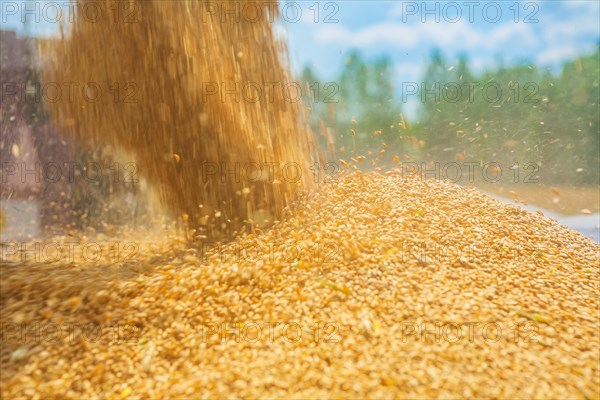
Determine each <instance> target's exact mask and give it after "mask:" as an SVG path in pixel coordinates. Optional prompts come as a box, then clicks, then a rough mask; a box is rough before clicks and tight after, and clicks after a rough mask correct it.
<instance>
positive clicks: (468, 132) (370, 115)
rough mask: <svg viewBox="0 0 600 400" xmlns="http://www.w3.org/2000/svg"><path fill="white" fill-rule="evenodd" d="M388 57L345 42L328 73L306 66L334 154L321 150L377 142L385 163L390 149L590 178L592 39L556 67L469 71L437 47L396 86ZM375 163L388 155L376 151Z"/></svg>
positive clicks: (598, 167) (594, 146)
mask: <svg viewBox="0 0 600 400" xmlns="http://www.w3.org/2000/svg"><path fill="white" fill-rule="evenodd" d="M393 67H394V66H393V65H392V63H391V62H390V60H389V59H387V58H380V59H377V60H375V61H367V60H366V59H365V58H363V57H362V56H361V55H360V54H359V53H358V52H353V53H351V54H350V56H349V57H348V59H347V63H346V65H345V66H344V68H343V70H342V72H341V74H340V76H339V78H337V79H335V80H334V82H335V83H333V82H331V83H329V84H327V83H324V82H323V81H322V80H320V79H319V77H318V76H316V75H315V73H314V72H313V71H312V70H311V69H310V68H308V67H307V68H305V69H304V71H303V73H302V76H301V79H302V80H303V81H304V82H305V84H306V85H307V86H308V89H309V90H305V91H303V92H304V93H305V94H309V95H307V96H305V99H304V100H305V101H306V102H308V104H310V107H311V109H312V112H311V115H310V119H309V121H310V124H311V126H312V128H313V130H314V131H315V132H317V136H318V137H319V138H320V140H321V144H322V145H323V146H324V148H330V147H332V144H331V142H332V141H335V149H336V154H335V155H333V154H331V152H329V153H328V157H329V158H330V159H332V160H333V161H335V160H336V159H347V158H349V157H353V156H354V155H358V154H364V155H366V154H365V153H367V152H368V151H379V150H378V149H380V147H381V143H382V142H384V143H386V145H387V146H388V148H387V150H386V157H387V162H388V163H389V165H392V164H391V161H390V159H391V157H392V156H393V154H397V155H399V156H400V157H401V159H402V160H413V161H417V160H418V161H426V162H431V161H433V162H439V163H447V162H477V163H479V164H480V165H481V164H485V163H490V162H495V163H498V164H499V165H502V166H512V165H515V164H519V165H520V166H521V167H523V166H524V165H535V166H536V168H535V173H536V176H537V177H538V181H539V182H540V183H543V184H547V185H549V184H577V185H590V184H598V182H599V179H600V162H599V157H600V130H599V122H600V121H599V120H600V110H599V102H600V86H599V80H600V47H599V48H598V49H597V50H596V52H595V53H594V54H591V55H585V56H580V57H577V58H576V59H574V60H572V61H569V62H566V63H565V64H564V65H563V67H562V71H561V72H560V73H559V74H552V73H550V72H549V71H548V70H542V69H539V68H538V67H536V66H534V65H514V66H511V67H505V66H502V65H498V66H497V67H496V68H495V69H488V70H486V71H485V72H483V73H480V74H475V73H473V72H472V71H471V70H470V68H469V60H468V59H467V58H466V57H459V59H458V62H455V63H454V64H448V63H447V62H446V60H445V59H444V57H443V55H442V54H441V53H440V52H439V51H437V50H435V51H433V52H432V54H431V56H430V59H429V61H428V65H427V67H426V69H425V71H423V75H422V76H423V78H422V79H421V81H420V82H403V84H402V88H396V90H395V89H394V88H393V87H392V84H391V82H393V81H397V80H398V79H394V78H395V77H394V75H393ZM317 83H319V84H317ZM328 86H329V87H328ZM399 89H404V93H403V92H402V90H399ZM334 91H335V92H336V93H335V96H331V93H333V92H334ZM410 98H412V99H413V100H414V101H418V106H419V107H418V112H417V120H416V121H408V118H407V116H406V115H403V114H402V113H403V108H405V103H406V99H410ZM353 119H354V120H355V123H353V121H352V120H353ZM402 122H403V123H402ZM411 122H412V125H411ZM378 131H380V132H378ZM353 133H354V134H353ZM340 150H341V151H340ZM380 164H383V165H386V159H385V158H384V157H383V156H382V157H381V161H380Z"/></svg>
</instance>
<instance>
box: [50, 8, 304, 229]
mask: <svg viewBox="0 0 600 400" xmlns="http://www.w3.org/2000/svg"><path fill="white" fill-rule="evenodd" d="M262 4H263V3H261V5H262ZM242 6H243V3H241V2H239V1H237V0H227V1H222V2H206V1H193V2H192V1H160V0H152V1H139V0H135V1H130V2H117V3H111V2H107V3H103V2H97V1H95V0H78V1H77V5H76V7H77V9H78V10H80V12H81V13H82V14H81V15H82V17H81V18H77V19H76V20H75V22H70V23H68V24H67V26H69V27H71V28H72V29H71V30H70V31H68V32H66V33H65V35H64V37H63V38H62V40H59V41H49V42H47V43H44V48H43V49H42V51H41V54H42V57H43V59H44V65H43V69H42V72H43V79H44V84H45V85H53V86H52V87H56V85H58V87H59V88H63V89H65V88H67V89H68V88H71V91H69V90H67V89H65V90H64V95H63V96H61V97H60V98H59V99H58V100H55V99H54V98H52V99H51V100H52V101H47V102H46V104H45V106H46V107H47V109H48V110H49V111H50V115H51V117H52V120H53V122H54V123H55V124H56V125H57V126H59V127H61V129H62V130H65V131H68V132H69V133H71V134H73V135H74V136H75V137H77V138H80V139H83V140H92V141H94V142H96V143H99V144H101V145H104V144H109V145H112V146H113V147H116V148H118V149H121V150H125V151H127V152H129V153H131V154H132V155H133V156H134V157H135V161H136V163H137V164H138V167H139V168H138V169H137V171H138V172H139V174H140V175H141V176H143V177H145V178H147V179H148V181H149V182H150V183H151V184H152V185H153V186H154V187H155V188H157V189H158V191H159V194H160V197H161V198H162V200H163V204H164V205H166V206H167V209H169V210H171V211H173V213H174V214H175V216H176V217H181V216H183V215H187V219H188V220H189V222H190V225H191V227H193V228H201V232H199V233H201V234H203V235H204V236H208V237H211V238H231V237H233V236H234V235H235V234H236V233H237V232H239V231H240V230H241V229H242V228H244V227H247V226H248V223H250V225H256V224H257V223H258V221H256V219H258V218H259V217H260V219H261V221H260V222H263V223H265V224H267V223H268V222H269V221H270V222H272V221H273V220H274V219H276V218H278V217H279V216H280V215H281V212H282V210H283V208H284V207H285V206H286V205H287V204H288V203H289V202H291V201H292V199H293V198H294V196H295V194H296V193H297V192H298V191H299V190H300V191H306V190H308V189H309V188H310V186H311V183H312V182H313V179H312V174H309V169H308V168H309V167H310V165H311V164H312V162H311V157H312V155H311V146H312V145H311V143H312V142H311V136H310V132H309V128H308V125H307V123H306V118H305V116H304V111H305V110H304V109H303V108H302V106H301V104H300V102H299V101H297V100H298V90H297V89H298V86H297V85H296V82H294V81H293V80H292V78H291V76H290V74H289V73H288V68H287V63H288V61H287V52H286V49H285V45H284V44H283V43H281V42H279V41H277V40H276V37H275V34H274V32H273V30H274V25H273V23H272V21H275V20H276V18H277V15H275V14H277V13H278V9H277V7H273V4H269V3H268V2H266V3H264V9H258V10H257V12H259V13H260V18H254V17H252V18H246V17H244V18H240V13H241V12H242V11H240V7H242ZM215 8H218V9H217V10H215ZM227 10H230V13H229V14H227V12H228V11H227ZM231 10H233V16H232V15H231ZM235 10H238V11H237V14H236V11H235ZM84 12H85V13H90V16H87V14H83V13H84ZM244 15H245V14H244ZM86 16H87V17H86ZM236 85H237V86H236ZM227 93H229V94H227ZM128 161H131V160H128ZM215 215H217V216H218V217H215ZM264 219H268V220H269V221H262V220H264Z"/></svg>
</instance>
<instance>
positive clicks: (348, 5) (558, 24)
mask: <svg viewBox="0 0 600 400" xmlns="http://www.w3.org/2000/svg"><path fill="white" fill-rule="evenodd" d="M312 3H314V2H312V1H308V2H300V4H302V9H303V17H304V18H303V19H302V20H301V21H299V22H297V23H289V22H288V23H285V24H284V25H285V28H286V30H287V36H288V40H289V42H290V49H291V52H292V58H293V61H294V64H295V65H305V64H310V65H312V66H313V67H314V68H315V69H316V70H317V71H318V72H319V73H320V74H322V76H323V78H333V77H335V74H336V73H337V72H338V71H339V68H340V67H341V66H342V65H343V63H344V60H345V58H346V55H347V54H348V51H349V50H351V49H352V48H357V49H359V50H360V51H361V52H362V53H363V54H365V55H366V56H368V57H377V56H381V55H387V56H389V57H390V58H391V59H392V61H393V62H394V64H395V65H396V72H397V75H398V76H402V77H403V78H402V80H403V81H404V80H413V79H418V78H419V77H420V73H421V72H422V71H423V65H424V63H425V62H426V60H427V58H428V57H429V54H430V52H431V50H432V48H434V47H437V48H439V49H440V50H441V51H442V52H443V53H444V55H445V56H446V59H447V61H448V63H449V66H451V65H452V63H453V62H456V60H457V57H458V55H460V54H461V53H462V54H466V55H467V56H468V58H469V66H470V67H471V68H472V69H474V70H476V71H481V70H483V69H485V68H486V67H493V66H494V65H495V64H497V60H498V59H502V60H503V62H504V63H506V64H511V63H513V62H521V61H527V62H529V63H532V64H536V65H538V66H543V67H553V69H554V70H556V67H557V66H558V65H560V63H561V62H563V61H564V60H567V59H570V58H573V57H574V56H576V55H578V54H581V53H586V52H591V51H593V50H594V49H595V46H596V45H597V43H598V41H599V40H600V1H597V0H587V1H576V0H566V1H560V0H546V1H528V0H523V1H518V2H517V1H514V0H509V1H473V2H469V1H465V2H461V1H456V2H452V1H429V2H423V1H414V2H413V1H338V2H336V4H337V5H338V6H339V10H338V11H337V12H336V15H335V16H336V18H337V19H338V20H339V22H338V23H325V22H323V21H322V20H323V19H324V18H323V17H324V15H326V14H328V13H331V12H333V11H334V10H333V8H330V9H329V10H324V6H325V4H326V3H327V2H321V4H322V5H321V15H320V16H319V17H320V21H319V22H318V23H315V18H314V11H312V10H309V9H308V8H309V7H310V5H311V4H312ZM448 3H454V4H456V5H458V7H456V6H449V5H447V4H448ZM469 3H472V5H469ZM436 6H437V7H438V10H437V11H436V9H435V7H436ZM444 7H446V8H444ZM425 8H427V10H429V11H432V13H431V14H426V13H425V12H424V9H425ZM484 8H485V12H484ZM498 9H499V10H500V12H501V15H499V16H496V14H495V13H496V10H498ZM517 9H518V10H519V12H518V14H515V12H516V10H517ZM326 11H327V12H326ZM458 12H460V13H461V14H460V15H459V13H458ZM290 14H291V11H290ZM436 18H438V20H439V22H438V21H436ZM423 19H425V22H423ZM515 19H516V20H517V22H515ZM288 20H290V21H291V20H292V18H288ZM525 20H527V22H525ZM536 21H537V22H536Z"/></svg>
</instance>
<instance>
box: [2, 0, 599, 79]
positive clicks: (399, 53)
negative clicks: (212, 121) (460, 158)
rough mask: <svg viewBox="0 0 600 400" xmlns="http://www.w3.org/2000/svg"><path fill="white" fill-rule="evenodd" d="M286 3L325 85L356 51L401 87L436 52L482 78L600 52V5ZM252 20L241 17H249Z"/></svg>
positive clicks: (542, 0) (296, 40) (294, 38)
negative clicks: (382, 66)
mask: <svg viewBox="0 0 600 400" xmlns="http://www.w3.org/2000/svg"><path fill="white" fill-rule="evenodd" d="M174 1H178V0H174ZM248 2H254V3H255V4H256V3H259V4H262V3H264V1H262V0H259V1H253V0H247V2H246V3H248ZM6 3H7V2H6V1H5V0H2V7H1V8H0V13H1V18H0V23H1V25H2V28H3V29H16V30H17V31H18V32H21V33H23V32H24V31H25V27H24V24H23V23H22V21H21V18H22V15H21V14H20V13H16V15H9V14H10V13H7V9H6V8H5V4H6ZM14 3H18V4H21V3H22V2H21V1H19V2H14ZM38 3H40V4H41V5H40V10H43V9H44V6H45V5H47V4H49V3H54V4H56V3H58V4H62V1H60V0H58V1H55V2H52V1H46V2H38ZM280 3H281V5H282V12H283V22H282V23H281V29H280V32H281V34H282V36H284V37H285V38H286V39H287V40H288V42H289V47H290V53H291V58H292V64H293V67H294V69H295V70H296V71H299V70H300V68H301V67H302V66H304V65H311V66H312V67H313V68H314V69H315V71H316V72H317V74H318V76H319V77H320V78H321V79H323V80H331V79H335V77H336V76H337V74H338V73H339V71H340V70H341V68H342V67H343V65H344V62H345V60H346V58H347V55H348V53H349V51H351V50H352V49H358V50H360V51H361V52H362V53H363V54H364V55H365V56H366V57H368V58H375V57H379V56H382V55H387V56H388V57H389V58H390V59H391V60H392V61H393V63H394V66H395V83H396V87H399V86H401V84H400V83H401V82H419V79H421V73H422V72H423V71H424V66H425V64H426V62H427V59H428V57H429V54H430V53H431V50H432V49H433V48H436V47H437V48H439V49H440V50H441V51H442V52H443V54H444V55H445V57H446V60H447V63H448V67H451V66H452V65H453V64H454V63H456V60H457V57H458V56H459V55H460V54H465V55H467V57H468V59H469V66H470V68H471V69H472V70H474V71H475V72H481V71H483V70H484V69H485V68H488V67H494V66H495V65H497V62H498V60H499V59H501V60H502V61H503V62H504V63H505V64H507V65H510V64H511V63H514V62H523V61H526V62H528V63H530V64H532V65H537V66H539V67H549V68H551V69H552V70H553V71H554V72H557V71H558V67H559V66H560V64H561V63H562V62H563V61H565V60H569V59H572V58H573V57H575V56H577V55H579V54H582V53H588V52H592V51H594V49H595V47H596V46H597V43H598V42H599V41H600V1H598V0H583V1H579V0H533V1H532V0H504V1H455V2H453V1H446V0H442V1H400V0H395V1H377V0H375V1H374V0H343V1H316V0H308V1H295V2H290V1H282V2H280ZM240 4H245V3H243V2H241V3H240ZM242 7H244V6H242ZM317 10H318V12H317ZM48 12H49V13H50V12H52V10H51V9H49V11H48ZM247 12H248V11H247V10H245V9H240V13H241V15H242V17H244V15H249V14H247ZM57 28H58V27H57V24H56V23H44V22H43V21H42V22H40V23H35V21H33V22H32V21H30V23H29V24H28V28H27V29H29V32H31V33H32V34H34V35H48V34H52V33H56V32H57Z"/></svg>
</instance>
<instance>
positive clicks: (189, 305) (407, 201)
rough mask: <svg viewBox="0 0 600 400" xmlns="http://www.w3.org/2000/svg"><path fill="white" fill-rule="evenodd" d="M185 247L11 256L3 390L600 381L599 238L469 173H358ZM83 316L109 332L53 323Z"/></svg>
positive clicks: (507, 389) (360, 389) (434, 393)
mask: <svg viewBox="0 0 600 400" xmlns="http://www.w3.org/2000/svg"><path fill="white" fill-rule="evenodd" d="M132 238H133V236H131V237H130V238H129V239H130V240H133V239H132ZM180 246H181V243H178V244H177V245H176V246H174V245H173V243H172V242H171V241H167V239H165V240H164V241H163V242H160V241H156V242H154V244H152V241H149V242H148V243H145V244H143V245H142V246H141V247H140V248H143V251H142V252H141V253H140V255H139V259H138V261H137V262H134V263H132V264H131V263H130V264H124V263H122V262H121V263H96V264H94V263H78V262H75V263H71V264H60V265H59V264H47V265H44V264H37V265H34V266H29V267H27V268H16V267H10V268H9V267H4V268H3V269H2V270H1V271H2V279H1V286H0V289H1V290H0V293H1V298H0V299H1V306H2V314H1V320H2V326H3V345H2V352H1V362H2V377H1V390H2V397H3V398H11V399H16V398H45V397H49V396H50V397H60V398H72V399H80V398H98V397H107V398H238V397H243V398H337V397H343V398H391V397H400V398H403V397H409V398H426V397H444V398H456V397H461V396H467V397H495V398H588V399H589V398H598V396H599V395H600V393H599V384H600V379H599V367H598V359H599V357H600V344H599V329H598V328H599V323H600V316H599V314H598V312H599V309H598V307H599V299H598V290H599V288H600V282H599V272H600V271H599V266H598V257H599V251H600V247H599V246H598V245H597V244H596V243H594V242H592V241H591V240H589V239H587V238H585V237H584V236H582V235H581V234H579V233H577V232H574V231H571V230H569V229H568V228H566V227H564V226H561V225H559V224H558V223H557V222H556V221H554V220H551V219H549V218H547V217H544V216H542V215H539V214H532V213H529V212H526V211H524V210H522V209H520V208H518V207H516V206H512V205H507V204H504V203H501V202H498V201H496V200H493V199H491V198H489V197H487V196H486V195H484V194H481V193H479V192H477V191H475V190H471V189H465V188H462V187H459V186H457V185H454V184H447V183H441V182H433V181H424V180H422V179H418V178H411V179H404V178H401V177H400V176H399V175H395V174H394V173H390V174H389V176H384V175H378V174H374V173H373V174H361V173H352V174H349V175H348V176H346V177H342V178H340V179H339V180H338V181H333V182H329V183H327V184H326V185H325V186H324V187H323V188H322V190H321V191H320V192H319V193H317V194H315V195H313V196H312V197H309V198H308V199H307V202H306V203H305V204H304V205H300V206H299V208H298V209H296V210H295V211H294V212H293V213H291V214H290V215H288V216H287V217H286V218H285V219H284V220H283V221H282V222H281V223H279V224H276V225H275V226H274V227H273V228H272V229H271V230H269V231H268V232H264V233H262V234H259V235H254V234H249V235H247V236H245V237H243V238H239V239H238V240H236V241H234V242H232V243H230V245H229V246H228V247H227V248H224V247H215V248H213V249H212V250H211V251H210V252H209V253H203V252H202V250H201V249H198V248H196V249H187V250H185V249H182V248H181V247H180ZM161 254H162V255H163V256H162V257H159V256H160V255H161ZM76 261H77V260H76ZM75 323H76V324H78V325H79V326H91V327H92V328H94V327H96V331H94V330H93V329H92V332H91V333H90V332H87V333H86V332H84V331H82V330H77V329H73V334H72V335H69V334H67V333H68V332H66V331H65V332H63V334H62V335H61V336H60V337H57V336H56V334H54V333H53V332H54V331H52V329H49V328H47V327H49V326H51V324H55V325H56V326H61V327H69V326H72V324H75ZM36 324H37V325H36ZM90 324H91V325H90ZM35 326H38V327H39V328H37V330H36V329H35V328H34V327H35ZM115 326H117V327H120V330H119V329H117V328H115ZM16 327H24V329H29V330H28V331H26V332H29V333H28V334H27V333H25V334H23V333H22V332H21V333H20V334H19V332H20V331H19V330H17V329H16ZM98 328H99V330H98ZM43 329H47V330H48V329H49V331H48V332H46V333H45V334H44V331H43ZM94 332H95V333H96V334H97V335H95V333H94ZM36 333H37V335H38V336H37V340H34V338H35V334H36ZM24 335H25V336H24Z"/></svg>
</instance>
